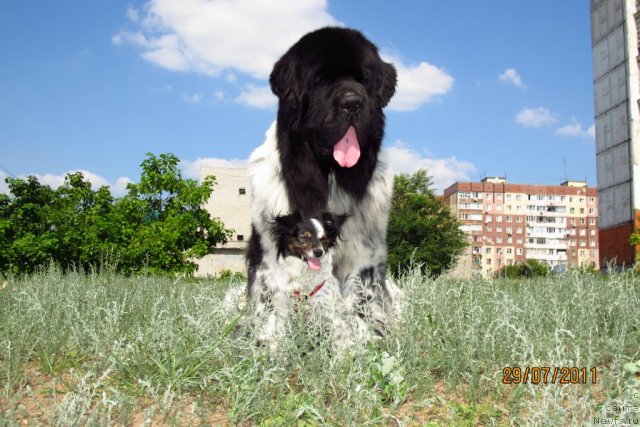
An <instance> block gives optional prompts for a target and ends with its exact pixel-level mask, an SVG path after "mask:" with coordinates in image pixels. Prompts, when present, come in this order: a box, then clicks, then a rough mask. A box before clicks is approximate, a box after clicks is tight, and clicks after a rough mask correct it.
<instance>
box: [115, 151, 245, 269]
mask: <svg viewBox="0 0 640 427" xmlns="http://www.w3.org/2000/svg"><path fill="white" fill-rule="evenodd" d="M179 162H180V160H179V159H178V158H177V157H176V156H175V155H173V154H161V155H160V156H157V157H156V156H154V155H153V154H151V153H147V158H146V159H145V160H144V161H143V162H142V164H141V166H142V176H141V177H140V183H139V184H129V185H128V190H129V192H128V194H127V195H126V196H125V197H123V198H121V199H119V200H118V201H117V202H116V204H115V206H114V209H113V213H112V217H111V221H110V223H111V225H112V226H115V227H119V228H120V230H121V231H122V232H121V236H120V237H121V239H120V241H119V244H120V245H121V248H122V249H121V256H120V258H121V262H122V266H121V269H122V270H123V271H125V272H143V271H150V272H183V273H192V272H194V271H195V269H196V267H197V266H196V264H195V262H194V261H193V260H194V258H197V257H202V256H204V255H206V254H208V253H210V252H211V250H212V249H213V248H214V247H215V246H216V245H218V244H221V243H225V242H226V241H227V239H228V238H229V236H230V235H231V232H232V230H229V229H227V228H225V226H224V224H223V223H222V222H221V221H220V220H219V219H217V218H211V217H210V215H209V212H208V211H207V210H206V209H205V208H204V206H203V205H204V203H205V202H206V201H207V200H208V199H209V197H210V196H211V193H212V192H213V186H214V184H215V178H214V177H207V178H206V179H204V180H203V181H202V182H201V183H200V184H198V183H197V182H196V181H195V180H193V179H183V178H182V175H181V173H180V169H179V168H178V163H179Z"/></svg>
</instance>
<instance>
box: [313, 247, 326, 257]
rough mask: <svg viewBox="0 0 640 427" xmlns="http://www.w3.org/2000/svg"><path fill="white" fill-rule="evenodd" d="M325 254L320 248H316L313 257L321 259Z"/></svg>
mask: <svg viewBox="0 0 640 427" xmlns="http://www.w3.org/2000/svg"><path fill="white" fill-rule="evenodd" d="M323 254H324V251H323V250H322V249H320V248H315V249H314V250H313V256H314V257H316V258H320V257H321V256H322V255H323Z"/></svg>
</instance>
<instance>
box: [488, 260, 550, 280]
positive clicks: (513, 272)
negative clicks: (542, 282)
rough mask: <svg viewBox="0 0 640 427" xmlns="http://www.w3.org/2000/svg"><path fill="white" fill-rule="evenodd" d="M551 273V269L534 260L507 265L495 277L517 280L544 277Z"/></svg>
mask: <svg viewBox="0 0 640 427" xmlns="http://www.w3.org/2000/svg"><path fill="white" fill-rule="evenodd" d="M550 272H551V267H549V266H548V265H547V264H544V263H541V262H540V261H538V260H535V259H528V260H526V261H525V262H519V263H516V264H514V265H507V266H505V267H503V268H501V269H500V270H498V271H497V272H496V277H503V278H507V279H518V278H527V277H541V276H546V275H548V274H549V273H550Z"/></svg>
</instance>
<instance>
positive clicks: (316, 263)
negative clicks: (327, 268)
mask: <svg viewBox="0 0 640 427" xmlns="http://www.w3.org/2000/svg"><path fill="white" fill-rule="evenodd" d="M307 265H309V268H310V269H312V270H316V271H317V270H320V260H319V259H318V258H307Z"/></svg>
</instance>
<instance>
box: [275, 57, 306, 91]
mask: <svg viewBox="0 0 640 427" xmlns="http://www.w3.org/2000/svg"><path fill="white" fill-rule="evenodd" d="M295 63H296V61H294V60H293V58H292V55H291V54H290V53H286V54H285V55H284V56H283V57H282V58H280V59H279V60H278V62H276V64H275V65H274V66H273V70H272V71H271V75H270V76H269V84H270V85H271V91H272V92H273V93H274V94H275V95H276V96H277V97H278V98H279V99H281V100H285V99H286V100H294V101H295V100H298V99H299V98H300V94H299V90H298V86H299V82H298V78H297V77H296V66H295Z"/></svg>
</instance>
